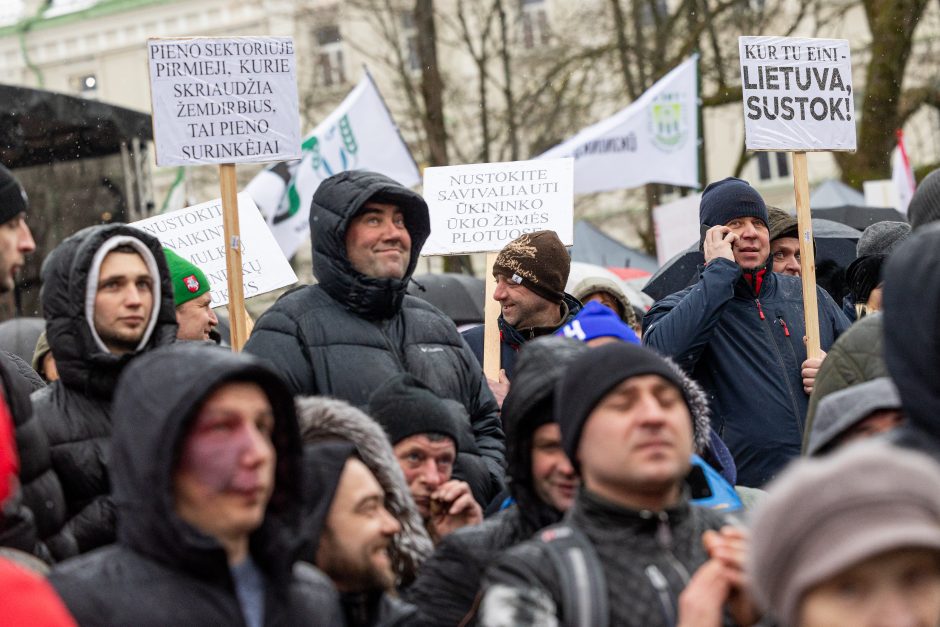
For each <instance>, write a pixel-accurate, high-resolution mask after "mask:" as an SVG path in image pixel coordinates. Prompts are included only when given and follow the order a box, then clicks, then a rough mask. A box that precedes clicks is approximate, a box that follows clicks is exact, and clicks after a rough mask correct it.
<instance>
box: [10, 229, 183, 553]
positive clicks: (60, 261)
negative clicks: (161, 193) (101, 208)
mask: <svg viewBox="0 0 940 627" xmlns="http://www.w3.org/2000/svg"><path fill="white" fill-rule="evenodd" d="M42 281H43V284H42V290H41V292H40V299H41V301H42V310H43V316H44V317H45V319H46V335H47V338H48V340H49V346H50V347H51V349H52V354H53V357H55V361H56V366H57V368H58V371H59V380H57V381H54V382H53V383H51V384H49V385H48V386H47V387H45V388H42V389H40V390H37V391H35V392H33V394H32V396H31V400H32V403H33V411H34V413H35V414H36V415H37V416H38V417H39V419H40V421H41V424H42V427H43V431H44V432H45V434H46V439H47V440H48V445H49V454H50V455H51V460H52V468H53V470H54V471H55V474H56V476H57V478H58V480H59V483H60V484H61V492H58V493H44V491H43V489H41V488H39V487H36V488H34V487H33V486H31V485H29V484H27V485H24V487H23V501H24V503H26V505H27V506H29V507H30V509H32V510H33V513H34V514H36V522H37V526H38V532H39V538H40V540H41V541H43V542H44V543H45V544H46V546H47V547H48V548H49V550H50V552H51V554H52V556H53V557H54V558H55V559H56V560H62V559H65V558H68V557H71V556H74V555H78V554H79V553H84V552H86V551H90V550H91V549H94V548H96V547H99V546H102V545H104V544H108V543H110V542H113V541H114V505H113V504H112V502H111V498H110V491H111V484H110V480H109V476H108V461H109V457H110V454H109V452H108V448H109V440H110V436H111V429H112V420H111V398H112V395H113V393H114V388H115V385H116V383H117V379H118V376H119V375H120V374H121V372H122V370H123V369H124V367H125V366H126V365H127V364H128V363H129V362H131V361H132V360H134V359H135V358H136V357H137V356H139V355H140V354H142V353H145V352H147V351H149V350H151V349H153V348H155V347H158V346H163V345H165V344H169V343H171V342H173V341H174V339H175V337H176V314H175V312H174V307H173V288H172V286H171V285H170V278H169V273H168V272H167V267H166V260H165V258H164V256H163V249H162V247H161V246H160V242H159V241H158V240H157V239H156V238H155V237H152V236H151V235H148V234H147V233H145V232H143V231H140V230H138V229H135V228H133V227H130V226H127V225H124V224H108V225H103V226H92V227H88V228H86V229H82V230H81V231H79V232H78V233H75V234H74V235H72V236H70V237H68V238H67V239H65V240H64V241H63V242H62V243H61V244H59V245H58V246H57V247H56V248H55V249H54V250H53V251H52V252H51V253H50V254H49V256H48V257H46V260H45V262H44V263H43V266H42Z"/></svg>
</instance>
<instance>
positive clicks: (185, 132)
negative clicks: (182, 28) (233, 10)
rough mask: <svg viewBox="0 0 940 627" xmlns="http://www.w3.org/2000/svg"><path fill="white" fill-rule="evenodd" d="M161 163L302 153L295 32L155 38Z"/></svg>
mask: <svg viewBox="0 0 940 627" xmlns="http://www.w3.org/2000/svg"><path fill="white" fill-rule="evenodd" d="M147 47H148V58H149V61H150V92H151V101H152V104H153V136H154V143H155V145H156V147H155V152H156V157H157V165H160V166H170V165H205V164H223V163H256V162H261V161H286V160H290V159H299V158H300V116H299V113H298V108H297V79H296V72H295V60H294V43H293V40H292V39H291V38H290V37H232V38H215V37H191V38H181V39H150V40H148V42H147Z"/></svg>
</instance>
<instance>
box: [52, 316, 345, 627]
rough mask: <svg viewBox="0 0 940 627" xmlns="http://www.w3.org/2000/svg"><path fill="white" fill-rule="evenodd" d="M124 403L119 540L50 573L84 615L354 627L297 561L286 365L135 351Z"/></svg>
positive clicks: (296, 438) (182, 351)
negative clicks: (277, 367) (280, 368)
mask: <svg viewBox="0 0 940 627" xmlns="http://www.w3.org/2000/svg"><path fill="white" fill-rule="evenodd" d="M170 311H171V312H172V309H171V310H170ZM113 409H114V417H115V420H114V433H113V436H112V449H111V451H112V460H111V464H112V471H113V472H112V483H113V486H114V502H115V506H116V508H117V511H118V518H117V520H118V528H117V543H116V544H114V545H112V546H108V547H103V548H101V549H98V550H96V551H93V552H91V553H89V554H87V555H82V556H80V557H77V558H74V559H71V560H68V561H66V562H63V563H61V564H58V565H56V567H55V568H54V569H53V572H52V574H51V575H50V577H49V580H50V582H51V583H52V585H53V586H54V587H55V589H56V591H57V592H58V593H59V595H60V596H61V597H62V599H63V601H64V602H65V605H66V606H67V607H68V609H69V610H70V611H71V612H72V614H73V615H74V616H75V618H76V619H77V620H78V622H79V623H80V624H81V625H83V626H86V627H87V626H94V625H102V626H104V625H137V626H140V627H146V626H148V625H153V626H157V625H160V626H163V625H246V627H260V626H262V625H298V626H299V625H338V624H342V623H341V620H342V619H341V618H340V616H339V608H338V604H337V600H336V595H335V591H334V590H333V589H332V587H331V586H330V585H329V583H328V582H327V580H326V578H325V577H324V576H323V574H322V573H320V572H318V571H316V570H315V569H314V568H313V567H311V566H309V565H305V564H297V565H296V566H295V564H294V561H295V556H296V554H297V552H298V548H299V541H298V538H299V535H300V534H299V531H300V521H301V513H302V512H301V497H302V492H303V487H302V483H301V469H302V448H301V442H300V433H299V431H298V428H297V419H296V415H295V413H294V405H293V400H292V398H291V395H290V390H289V389H288V387H287V385H286V384H285V383H284V381H283V380H282V379H281V378H280V376H278V374H277V373H276V372H274V371H273V370H272V369H270V368H269V367H268V366H267V365H266V364H264V363H263V362H262V361H261V360H259V359H257V358H253V357H251V356H248V355H243V354H237V353H231V352H230V351H227V350H225V349H222V348H219V347H215V346H211V345H204V344H188V343H180V344H177V345H174V346H167V347H163V348H159V349H157V350H154V351H152V352H150V353H148V354H147V355H145V356H143V357H141V358H139V359H136V360H134V361H133V362H132V363H131V364H130V365H129V366H128V368H127V369H126V371H125V373H124V375H123V376H122V377H121V380H120V382H119V384H118V388H117V390H116V392H115V397H114V408H113Z"/></svg>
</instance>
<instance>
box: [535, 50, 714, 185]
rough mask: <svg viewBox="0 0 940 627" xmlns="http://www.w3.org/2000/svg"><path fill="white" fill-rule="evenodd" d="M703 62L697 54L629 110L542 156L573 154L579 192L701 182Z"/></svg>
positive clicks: (639, 99) (580, 133)
mask: <svg viewBox="0 0 940 627" xmlns="http://www.w3.org/2000/svg"><path fill="white" fill-rule="evenodd" d="M697 63H698V55H693V56H692V57H690V58H689V59H688V60H686V61H685V62H683V63H682V64H681V65H679V66H678V67H676V68H675V69H673V70H672V71H671V72H669V73H668V74H666V76H664V77H663V78H662V79H660V80H659V81H658V82H657V83H656V84H655V85H653V86H652V87H650V88H649V89H648V90H647V91H645V92H644V93H643V95H642V96H640V97H639V98H638V99H637V100H636V101H635V102H634V103H633V104H631V105H630V106H629V107H627V108H626V109H623V110H621V111H619V112H618V113H615V114H614V115H612V116H611V117H609V118H607V119H606V120H603V121H601V122H598V123H596V124H594V125H592V126H589V127H587V128H586V129H584V130H582V131H581V132H579V133H578V134H577V135H575V136H574V137H572V138H571V139H569V140H567V141H566V142H564V143H561V144H559V145H558V146H555V147H554V148H552V149H551V150H548V151H547V152H545V153H543V154H542V155H540V156H539V157H538V158H539V159H553V158H558V157H573V158H574V159H575V165H574V191H575V193H576V194H587V193H590V192H603V191H610V190H614V189H626V188H631V187H639V186H640V185H645V184H646V183H664V184H666V185H676V186H680V187H698V186H699V180H698V90H697V74H696V72H697V70H696V68H697Z"/></svg>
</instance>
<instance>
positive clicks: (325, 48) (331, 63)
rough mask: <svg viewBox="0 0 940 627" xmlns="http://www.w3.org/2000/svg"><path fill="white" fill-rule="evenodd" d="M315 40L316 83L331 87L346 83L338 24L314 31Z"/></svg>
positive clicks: (341, 40)
mask: <svg viewBox="0 0 940 627" xmlns="http://www.w3.org/2000/svg"><path fill="white" fill-rule="evenodd" d="M314 37H315V39H316V42H317V62H316V66H317V83H318V84H319V85H320V86H321V87H333V86H336V85H343V84H345V83H346V68H345V67H344V65H343V37H342V35H340V32H339V27H338V26H324V27H322V28H318V29H317V30H316V32H315V33H314Z"/></svg>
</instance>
